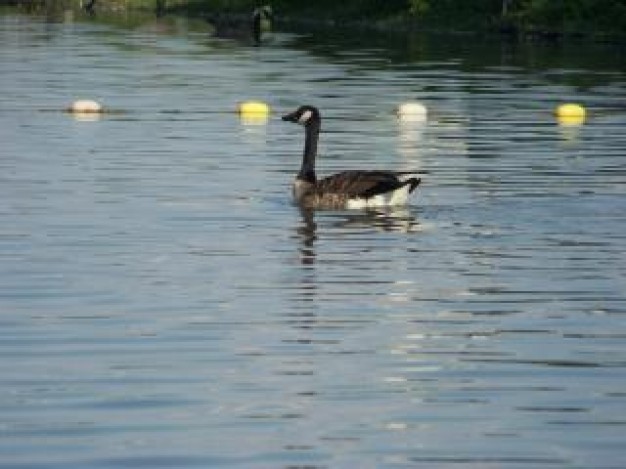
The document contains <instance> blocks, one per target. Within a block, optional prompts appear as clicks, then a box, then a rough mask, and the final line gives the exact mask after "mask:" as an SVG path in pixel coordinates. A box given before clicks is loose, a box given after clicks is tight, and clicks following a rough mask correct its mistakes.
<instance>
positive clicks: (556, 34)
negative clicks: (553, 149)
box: [0, 0, 626, 42]
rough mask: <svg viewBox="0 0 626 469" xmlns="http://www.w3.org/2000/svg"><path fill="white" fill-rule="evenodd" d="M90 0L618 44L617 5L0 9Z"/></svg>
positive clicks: (190, 2) (513, 1) (23, 0)
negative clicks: (264, 10) (269, 10)
mask: <svg viewBox="0 0 626 469" xmlns="http://www.w3.org/2000/svg"><path fill="white" fill-rule="evenodd" d="M90 2H91V3H93V10H92V12H93V14H95V15H97V14H98V12H99V11H101V12H107V13H110V12H112V11H117V12H119V11H124V10H129V9H134V10H137V9H138V10H144V11H145V10H152V11H154V12H155V13H158V14H159V15H162V14H178V15H185V16H189V17H196V18H207V19H208V18H211V17H213V16H214V15H216V14H219V15H221V16H231V17H233V18H241V17H244V18H245V17H246V15H248V14H249V13H250V12H251V11H252V9H253V8H254V7H255V6H258V5H260V4H263V3H267V4H271V5H272V7H273V9H274V11H275V18H276V24H277V25H278V27H279V28H280V27H281V26H284V27H293V28H300V29H303V28H312V29H320V28H327V27H339V26H341V27H347V28H351V29H361V30H376V31H383V32H405V31H410V30H418V31H436V32H439V33H452V34H460V33H462V34H481V35H484V34H501V35H504V36H506V37H508V38H511V39H517V40H546V41H559V40H569V39H577V40H593V41H609V42H626V2H623V1H620V0H577V1H570V2H561V4H560V6H559V5H555V4H554V3H555V2H540V1H538V0H536V1H532V0H529V1H527V2H520V1H517V0H483V1H480V2H467V1H466V0H437V1H434V0H388V1H387V2H386V3H384V4H381V3H380V2H375V1H373V0H344V1H342V2H337V1H336V0H316V1H315V2H309V3H307V4H304V3H300V2H298V3H296V2H293V1H291V0H274V1H269V0H268V1H267V2H263V1H260V0H213V1H210V0H95V1H93V0H55V1H51V0H4V1H1V0H0V6H14V7H19V8H20V9H22V10H25V11H28V12H35V13H37V12H42V11H47V10H50V9H55V10H59V9H60V10H63V9H68V8H70V9H81V8H84V7H85V5H88V4H89V3H90ZM557 3H558V2H557ZM381 5H382V6H381Z"/></svg>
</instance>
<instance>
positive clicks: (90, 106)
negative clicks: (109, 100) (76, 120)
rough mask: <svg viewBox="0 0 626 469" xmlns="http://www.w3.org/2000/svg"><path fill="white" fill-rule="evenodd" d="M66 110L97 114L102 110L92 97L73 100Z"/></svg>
mask: <svg viewBox="0 0 626 469" xmlns="http://www.w3.org/2000/svg"><path fill="white" fill-rule="evenodd" d="M67 110H68V112H73V113H76V114H99V113H101V112H103V108H102V105H101V104H100V103H99V102H97V101H94V100H92V99H79V100H77V101H74V102H73V103H72V104H71V105H70V107H69V108H68V109H67Z"/></svg>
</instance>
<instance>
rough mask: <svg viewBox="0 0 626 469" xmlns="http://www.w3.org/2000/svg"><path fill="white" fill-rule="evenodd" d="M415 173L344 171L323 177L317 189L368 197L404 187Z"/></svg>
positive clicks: (324, 191) (325, 191)
mask: <svg viewBox="0 0 626 469" xmlns="http://www.w3.org/2000/svg"><path fill="white" fill-rule="evenodd" d="M413 175H414V173H397V172H391V171H344V172H341V173H337V174H334V175H332V176H329V177H327V178H324V179H321V180H320V181H318V182H317V184H316V189H317V192H318V193H327V194H343V195H345V196H347V197H350V198H352V197H359V198H365V199H368V198H370V197H373V196H375V195H377V194H384V193H386V192H391V191H394V190H396V189H398V188H399V187H402V186H403V185H405V184H406V183H407V179H408V178H410V177H411V176H413Z"/></svg>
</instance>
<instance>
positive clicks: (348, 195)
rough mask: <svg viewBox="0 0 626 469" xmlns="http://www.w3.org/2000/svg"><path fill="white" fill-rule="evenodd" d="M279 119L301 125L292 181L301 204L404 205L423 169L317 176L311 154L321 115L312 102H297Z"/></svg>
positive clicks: (325, 206) (329, 206)
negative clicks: (298, 158)
mask: <svg viewBox="0 0 626 469" xmlns="http://www.w3.org/2000/svg"><path fill="white" fill-rule="evenodd" d="M282 120H283V121H286V122H294V123H296V124H300V125H302V126H304V129H305V141H304V155H303V157H302V166H301V168H300V172H299V173H298V175H297V176H296V179H295V181H294V182H293V197H294V199H295V201H296V203H297V204H299V205H300V206H302V207H305V208H322V209H342V208H346V209H360V208H370V207H389V206H396V205H404V204H406V203H407V200H408V197H409V194H410V193H411V192H413V191H414V190H415V188H416V187H417V186H418V185H419V183H420V178H419V177H417V175H418V174H423V173H424V171H410V172H409V171H407V172H403V171H376V170H367V171H359V170H351V171H343V172H340V173H337V174H334V175H332V176H328V177H326V178H324V179H319V180H318V179H317V176H316V174H315V157H316V156H317V141H318V137H319V132H320V127H321V121H322V119H321V115H320V112H319V110H318V109H317V108H316V107H314V106H309V105H305V106H300V107H299V108H298V109H296V110H295V111H294V112H292V113H290V114H287V115H285V116H283V117H282Z"/></svg>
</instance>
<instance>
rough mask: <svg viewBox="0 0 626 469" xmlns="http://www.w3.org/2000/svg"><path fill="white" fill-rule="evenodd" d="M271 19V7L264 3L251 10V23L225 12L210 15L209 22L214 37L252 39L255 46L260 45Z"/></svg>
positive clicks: (269, 27) (269, 26) (268, 29)
mask: <svg viewBox="0 0 626 469" xmlns="http://www.w3.org/2000/svg"><path fill="white" fill-rule="evenodd" d="M273 19H274V16H273V13H272V7H271V6H269V5H264V6H262V7H258V8H255V9H254V11H253V12H252V24H250V23H248V21H249V20H246V21H243V20H242V18H241V17H239V16H231V15H225V14H218V15H216V16H214V17H211V18H210V19H209V22H210V23H212V25H213V28H214V35H215V36H216V37H220V38H225V39H236V40H240V41H249V40H250V39H252V43H253V44H254V45H255V46H260V45H261V36H262V34H263V33H264V32H267V31H270V30H271V27H272V20H273Z"/></svg>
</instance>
